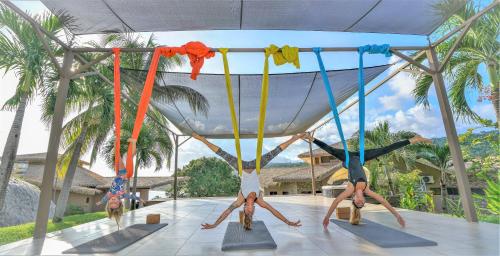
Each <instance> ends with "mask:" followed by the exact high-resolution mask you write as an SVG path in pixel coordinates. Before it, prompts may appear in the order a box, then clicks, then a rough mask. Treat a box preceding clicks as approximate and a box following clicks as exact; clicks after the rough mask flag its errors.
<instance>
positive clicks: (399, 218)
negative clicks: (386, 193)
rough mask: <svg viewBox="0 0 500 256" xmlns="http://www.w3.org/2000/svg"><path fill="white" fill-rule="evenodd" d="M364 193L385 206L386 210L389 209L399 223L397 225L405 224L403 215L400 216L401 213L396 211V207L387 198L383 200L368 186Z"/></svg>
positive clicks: (402, 225)
mask: <svg viewBox="0 0 500 256" xmlns="http://www.w3.org/2000/svg"><path fill="white" fill-rule="evenodd" d="M365 194H366V195H367V196H369V197H371V198H373V199H375V200H377V201H378V202H379V203H381V204H382V205H383V206H384V207H385V208H387V210H389V211H390V212H391V213H392V215H394V217H396V219H397V220H398V223H399V225H401V227H404V226H405V220H404V219H403V217H401V215H400V214H399V213H398V212H397V211H396V209H394V207H392V205H391V204H390V203H389V202H387V200H385V199H384V198H383V197H382V196H381V195H379V194H377V193H375V192H373V191H371V190H370V188H366V190H365Z"/></svg>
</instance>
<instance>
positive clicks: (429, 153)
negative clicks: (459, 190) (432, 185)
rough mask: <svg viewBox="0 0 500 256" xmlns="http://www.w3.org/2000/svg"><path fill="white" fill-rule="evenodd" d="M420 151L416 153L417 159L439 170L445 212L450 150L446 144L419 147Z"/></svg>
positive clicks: (445, 210) (446, 209)
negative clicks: (421, 159)
mask: <svg viewBox="0 0 500 256" xmlns="http://www.w3.org/2000/svg"><path fill="white" fill-rule="evenodd" d="M420 147H421V150H420V151H419V153H418V157H421V158H423V159H425V160H427V161H429V162H430V163H432V164H433V165H435V166H436V167H438V168H439V170H440V171H441V179H440V185H441V197H442V199H443V212H447V211H448V208H447V196H448V192H447V180H448V178H447V176H448V175H447V172H448V171H449V170H450V168H451V166H452V163H451V154H450V148H449V147H448V144H444V145H436V144H432V145H421V146H420Z"/></svg>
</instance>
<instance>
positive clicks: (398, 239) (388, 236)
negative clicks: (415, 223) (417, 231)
mask: <svg viewBox="0 0 500 256" xmlns="http://www.w3.org/2000/svg"><path fill="white" fill-rule="evenodd" d="M330 221H331V222H333V223H335V224H337V225H338V226H339V227H341V228H343V229H345V230H347V231H349V232H351V233H353V234H355V235H357V236H359V237H361V238H363V239H365V240H367V241H369V242H371V243H374V244H376V245H378V246H380V247H383V248H398V247H420V246H435V245H437V243H436V242H434V241H430V240H427V239H423V238H421V237H418V236H414V235H410V234H408V233H405V232H403V231H400V230H397V229H393V228H390V227H387V226H384V225H380V224H378V223H375V222H373V221H369V220H367V219H362V220H361V223H360V224H359V225H352V224H351V223H349V222H348V221H344V220H337V219H331V220H330Z"/></svg>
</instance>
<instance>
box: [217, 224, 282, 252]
mask: <svg viewBox="0 0 500 256" xmlns="http://www.w3.org/2000/svg"><path fill="white" fill-rule="evenodd" d="M276 247H277V245H276V243H275V242H274V239H273V237H272V236H271V234H270V233H269V231H268V230H267V227H266V225H265V224H264V222H262V221H254V222H253V224H252V230H245V229H244V228H243V226H242V225H241V224H240V223H239V222H229V225H228V226H227V229H226V234H225V235H224V240H223V241H222V250H223V251H231V250H252V249H276Z"/></svg>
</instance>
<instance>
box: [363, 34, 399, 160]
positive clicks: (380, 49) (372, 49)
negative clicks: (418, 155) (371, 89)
mask: <svg viewBox="0 0 500 256" xmlns="http://www.w3.org/2000/svg"><path fill="white" fill-rule="evenodd" d="M390 48H391V47H390V46H389V45H388V44H382V45H374V44H373V45H365V46H360V47H359V48H358V54H359V69H358V70H359V71H358V99H359V161H360V162H361V165H364V164H365V75H364V73H363V53H365V52H367V53H369V54H375V53H381V54H384V55H385V56H386V57H391V55H392V53H391V51H390Z"/></svg>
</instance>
